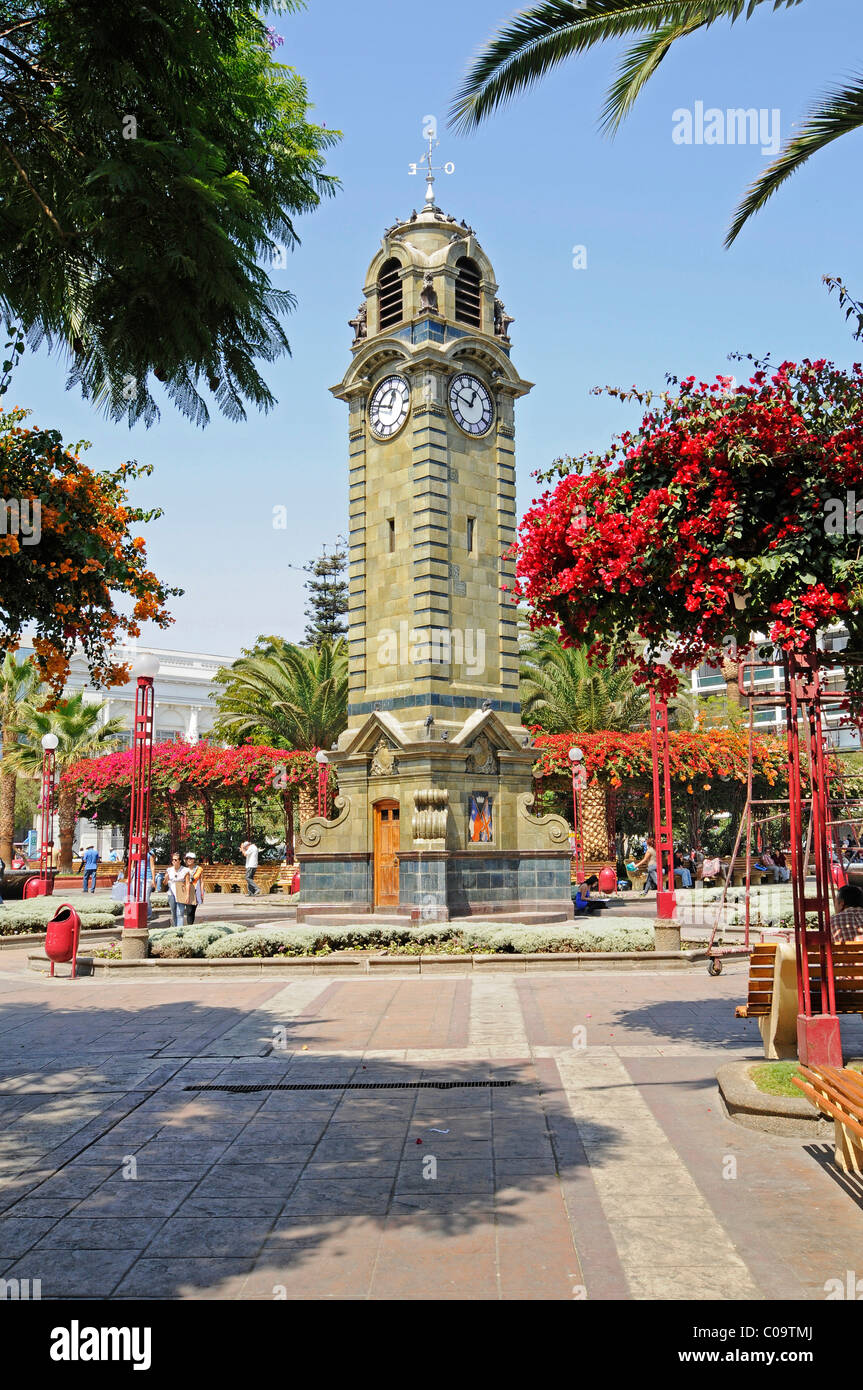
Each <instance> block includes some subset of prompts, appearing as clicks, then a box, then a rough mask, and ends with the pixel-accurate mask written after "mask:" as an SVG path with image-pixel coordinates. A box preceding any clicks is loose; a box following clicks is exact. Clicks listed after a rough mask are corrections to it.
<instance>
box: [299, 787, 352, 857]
mask: <svg viewBox="0 0 863 1390" xmlns="http://www.w3.org/2000/svg"><path fill="white" fill-rule="evenodd" d="M333 804H334V806H335V807H336V810H337V811H338V813H339V814H338V815H337V816H336V817H335V819H334V820H327V818H326V816H312V818H311V820H307V821H306V823H305V824H304V825H302V826H300V839H301V840H302V842H303V844H304V845H308V847H309V849H314V848H315V846H316V845H319V844H320V843H321V837H322V835H323V834H324V832H325V831H327V830H334V829H335V828H336V826H337V825H342V824H343V823H344V822H345V821H346V820H347V818H348V816H349V815H350V813H351V799H350V797H349V796H337V797H336V798H335V800H334V803H333Z"/></svg>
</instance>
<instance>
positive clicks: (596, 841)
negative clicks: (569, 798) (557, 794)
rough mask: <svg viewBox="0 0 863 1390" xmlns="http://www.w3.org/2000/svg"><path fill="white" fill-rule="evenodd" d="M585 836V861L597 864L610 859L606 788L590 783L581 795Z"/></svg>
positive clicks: (594, 782)
mask: <svg viewBox="0 0 863 1390" xmlns="http://www.w3.org/2000/svg"><path fill="white" fill-rule="evenodd" d="M581 806H582V817H583V822H584V824H583V827H582V830H583V836H584V860H585V863H586V864H596V863H598V862H600V861H601V860H604V859H607V858H608V816H607V814H606V808H605V787H603V786H602V785H601V784H600V783H599V782H597V781H595V780H594V781H593V782H589V783H588V784H587V786H586V787H585V789H584V791H583V792H582V794H581Z"/></svg>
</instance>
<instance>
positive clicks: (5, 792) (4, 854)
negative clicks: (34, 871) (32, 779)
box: [0, 725, 18, 868]
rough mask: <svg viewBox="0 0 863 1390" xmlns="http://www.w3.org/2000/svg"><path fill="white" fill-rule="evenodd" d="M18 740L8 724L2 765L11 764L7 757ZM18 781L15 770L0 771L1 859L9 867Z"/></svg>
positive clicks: (13, 835)
mask: <svg viewBox="0 0 863 1390" xmlns="http://www.w3.org/2000/svg"><path fill="white" fill-rule="evenodd" d="M17 742H18V740H17V737H16V732H15V729H14V728H13V727H12V726H11V725H7V726H6V728H5V729H4V730H3V762H2V763H0V767H2V766H3V765H5V766H6V767H8V766H9V764H8V763H7V762H6V759H7V758H8V757H9V756H10V754H11V753H13V752H14V750H15V748H16V747H17ZM16 782H17V779H16V777H15V773H14V772H0V859H2V860H3V862H4V863H5V864H6V866H7V868H8V867H9V865H10V864H11V863H12V853H13V850H12V841H13V840H14V838H15V789H16Z"/></svg>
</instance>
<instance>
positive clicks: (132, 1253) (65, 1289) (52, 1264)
mask: <svg viewBox="0 0 863 1390" xmlns="http://www.w3.org/2000/svg"><path fill="white" fill-rule="evenodd" d="M138 1253H139V1252H138V1251H137V1250H134V1249H132V1250H122V1249H121V1250H116V1249H115V1250H100V1251H99V1256H98V1260H96V1259H94V1256H93V1251H92V1250H39V1251H37V1250H31V1251H30V1253H29V1254H27V1255H26V1256H25V1257H23V1258H22V1259H20V1260H17V1261H16V1262H15V1263H14V1264H12V1265H10V1267H9V1268H8V1269H7V1270H6V1271H5V1277H6V1278H7V1279H41V1280H42V1298H43V1299H48V1298H51V1299H55V1298H56V1299H68V1298H108V1297H110V1295H111V1294H112V1292H113V1290H114V1289H115V1287H116V1286H117V1284H118V1283H119V1282H120V1279H121V1278H122V1277H123V1275H124V1274H125V1273H126V1271H127V1270H128V1269H130V1268H131V1266H132V1265H133V1264H134V1263H135V1261H136V1259H137V1258H138Z"/></svg>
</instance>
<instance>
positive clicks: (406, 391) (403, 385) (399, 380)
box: [369, 376, 411, 439]
mask: <svg viewBox="0 0 863 1390" xmlns="http://www.w3.org/2000/svg"><path fill="white" fill-rule="evenodd" d="M410 400H411V392H410V387H409V385H408V383H407V381H406V380H405V378H404V377H403V376H385V377H384V379H383V381H380V382H378V384H377V386H376V387H375V389H374V391H373V392H372V398H371V400H370V401H369V422H370V424H371V427H372V431H373V433H374V434H376V435H377V437H378V439H392V437H393V435H394V434H398V432H399V430H400V429H401V427H402V425H403V424H404V422H405V420H406V419H407V418H408V407H409V406H410Z"/></svg>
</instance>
